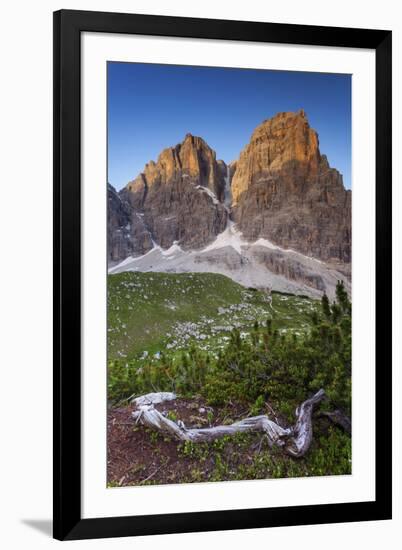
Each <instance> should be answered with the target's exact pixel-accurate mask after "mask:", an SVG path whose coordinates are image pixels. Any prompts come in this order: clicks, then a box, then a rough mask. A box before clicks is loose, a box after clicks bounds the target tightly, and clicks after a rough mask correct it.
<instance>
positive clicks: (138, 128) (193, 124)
mask: <svg viewBox="0 0 402 550" xmlns="http://www.w3.org/2000/svg"><path fill="white" fill-rule="evenodd" d="M301 108H303V109H304V110H305V111H306V115H307V117H308V120H309V123H310V126H311V127H312V128H314V129H315V130H316V131H317V132H318V135H319V139H320V150H321V153H325V154H326V155H327V157H328V160H329V163H330V165H331V166H333V167H334V168H337V169H338V170H339V171H340V172H341V174H342V175H343V181H344V184H345V186H346V187H347V188H349V189H350V187H351V76H350V75H334V74H326V73H303V72H289V71H265V70H264V71H260V70H250V69H227V68H214V67H187V66H174V65H153V64H137V63H117V62H109V63H108V172H109V173H108V178H109V182H110V183H111V184H112V185H114V186H115V187H116V188H117V189H121V188H122V187H123V186H124V185H126V184H127V183H128V181H130V180H132V179H133V178H135V177H136V176H137V175H138V174H139V173H140V172H141V171H142V170H143V168H144V165H145V163H146V162H148V161H150V160H156V159H157V157H158V155H159V153H160V152H161V151H162V149H164V148H166V147H170V146H172V145H176V144H177V143H180V142H181V141H182V140H183V139H184V136H185V135H186V134H187V133H188V132H190V133H191V134H194V135H196V136H201V137H202V138H203V139H205V141H206V142H207V143H208V144H209V146H210V147H212V149H214V150H215V151H216V155H217V158H218V159H223V160H224V161H225V162H230V161H232V160H234V159H236V158H237V157H238V155H239V153H240V151H241V150H242V149H243V147H244V146H245V145H246V144H247V143H248V142H249V139H250V136H251V134H252V132H253V130H254V128H255V127H256V126H257V125H258V124H260V123H261V122H262V121H263V120H265V119H267V118H270V117H272V116H273V115H275V114H276V113H277V112H279V111H297V110H299V109H301Z"/></svg>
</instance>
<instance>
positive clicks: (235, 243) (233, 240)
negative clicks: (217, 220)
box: [202, 220, 248, 254]
mask: <svg viewBox="0 0 402 550" xmlns="http://www.w3.org/2000/svg"><path fill="white" fill-rule="evenodd" d="M246 245H248V243H247V242H246V241H243V239H242V236H241V233H240V231H238V230H237V229H236V228H235V224H234V222H232V221H231V220H228V223H227V226H226V229H225V230H224V231H222V233H219V235H218V236H217V237H216V239H215V240H214V241H213V242H212V243H211V244H209V245H208V246H207V247H206V248H204V249H203V250H202V252H210V251H211V250H217V249H219V248H224V247H225V246H231V247H232V248H234V249H235V250H236V252H238V253H239V254H241V247H242V246H246Z"/></svg>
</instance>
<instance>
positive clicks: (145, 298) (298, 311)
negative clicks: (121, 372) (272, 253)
mask: <svg viewBox="0 0 402 550" xmlns="http://www.w3.org/2000/svg"><path fill="white" fill-rule="evenodd" d="M318 306H319V304H318V302H317V301H314V300H311V299H309V298H305V297H297V296H289V295H283V294H279V293H273V294H272V305H271V304H270V303H269V302H268V297H267V295H266V294H265V293H264V292H261V291H257V290H253V289H246V288H244V287H242V286H241V285H239V284H237V283H235V282H234V281H232V280H231V279H229V278H228V277H225V276H223V275H218V274H213V273H183V274H167V273H133V272H126V273H121V274H116V275H109V276H108V354H109V360H115V359H127V360H130V359H135V358H140V357H141V356H147V357H153V358H154V359H157V356H158V354H159V353H161V352H164V353H166V352H168V351H169V353H175V352H177V351H179V350H185V349H188V347H189V346H190V344H191V343H194V344H196V345H197V348H199V349H201V350H204V351H208V352H218V351H219V349H223V348H224V346H225V344H226V343H227V342H228V341H229V336H230V333H231V331H232V330H233V329H234V328H237V329H238V330H239V331H241V335H242V338H247V337H248V335H249V334H250V327H251V326H252V324H253V323H254V322H255V321H259V322H265V321H266V320H267V319H272V320H273V322H274V324H275V328H277V329H278V331H279V333H292V332H293V333H296V334H301V333H302V332H305V331H306V330H307V329H308V328H309V326H310V324H311V314H312V312H313V311H316V310H317V308H318ZM155 354H156V358H155Z"/></svg>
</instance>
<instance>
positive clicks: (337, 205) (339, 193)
mask: <svg viewBox="0 0 402 550" xmlns="http://www.w3.org/2000/svg"><path fill="white" fill-rule="evenodd" d="M231 187H232V189H231V190H232V197H233V203H232V208H233V214H234V219H235V221H236V222H237V224H238V227H239V229H241V230H242V231H243V233H244V234H245V236H246V237H247V238H248V239H250V240H255V239H258V238H260V237H265V238H267V239H270V240H271V241H272V242H274V243H275V244H278V245H279V246H282V247H284V248H293V249H295V250H299V251H300V252H303V253H304V254H307V255H311V256H314V257H316V258H321V259H324V260H331V261H334V262H338V261H341V262H349V261H350V255H351V193H350V192H349V191H346V190H345V188H344V186H343V181H342V175H341V174H340V173H339V172H338V171H337V170H336V169H334V168H331V167H330V166H329V163H328V159H327V157H326V156H325V155H321V153H320V149H319V141H318V135H317V132H316V131H315V130H313V129H312V128H311V127H310V125H309V122H308V120H307V116H306V113H305V112H304V110H301V111H298V112H296V113H293V112H285V113H278V114H277V115H275V116H274V117H272V118H271V119H268V120H265V121H264V122H263V123H262V124H260V125H259V126H258V127H257V128H256V129H255V130H254V132H253V134H252V136H251V140H250V143H249V144H248V145H246V147H245V148H244V149H243V151H242V152H241V154H240V157H239V160H238V161H237V163H236V168H235V172H234V175H233V179H232V186H231Z"/></svg>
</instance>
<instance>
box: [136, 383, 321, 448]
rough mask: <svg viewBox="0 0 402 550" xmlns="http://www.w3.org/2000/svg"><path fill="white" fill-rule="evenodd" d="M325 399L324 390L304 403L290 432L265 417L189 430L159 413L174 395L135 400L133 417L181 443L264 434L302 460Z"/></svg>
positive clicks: (153, 394) (142, 397)
mask: <svg viewBox="0 0 402 550" xmlns="http://www.w3.org/2000/svg"><path fill="white" fill-rule="evenodd" d="M324 397H325V392H324V390H322V389H321V390H319V391H318V392H317V393H316V394H315V395H313V397H311V398H310V399H307V400H306V401H304V402H303V403H302V404H301V405H300V406H299V407H298V408H297V409H296V423H295V425H294V426H293V427H291V428H282V426H280V425H279V424H277V423H276V422H273V421H272V420H270V419H269V418H268V417H267V416H266V415H260V416H252V417H250V418H244V419H243V420H239V421H238V422H235V423H233V424H230V425H229V426H215V427H213V428H187V427H186V426H185V425H184V423H183V422H182V421H181V420H178V421H177V422H174V421H173V420H170V419H169V418H167V417H166V416H164V415H163V414H162V413H160V412H159V411H158V410H157V409H155V406H154V405H155V404H158V403H163V402H164V401H172V400H174V399H175V398H176V396H175V394H174V393H169V392H160V393H149V394H146V395H142V396H140V397H137V398H136V399H134V400H133V404H134V405H135V406H136V409H135V410H134V411H133V413H132V415H133V418H134V419H135V420H136V422H140V423H141V424H143V425H144V426H147V427H148V428H151V429H153V430H156V431H159V432H162V433H166V434H169V435H171V436H173V437H175V438H176V439H178V440H179V441H193V442H201V441H212V440H214V439H218V438H219V437H223V436H225V435H233V434H236V433H239V432H262V433H263V434H265V435H266V436H267V439H268V442H269V444H270V445H271V446H273V445H275V446H276V447H281V448H282V449H283V451H284V452H285V453H286V454H288V455H290V456H293V457H296V458H298V457H301V456H304V455H305V454H306V452H307V451H308V449H309V447H310V445H311V441H312V439H313V427H312V421H311V416H312V414H313V408H314V405H316V404H318V403H319V402H320V401H322V400H323V399H324Z"/></svg>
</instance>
